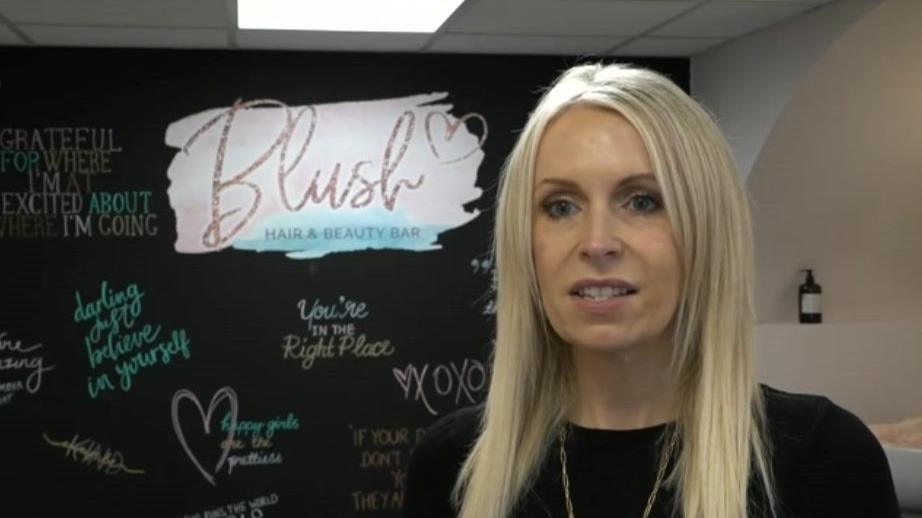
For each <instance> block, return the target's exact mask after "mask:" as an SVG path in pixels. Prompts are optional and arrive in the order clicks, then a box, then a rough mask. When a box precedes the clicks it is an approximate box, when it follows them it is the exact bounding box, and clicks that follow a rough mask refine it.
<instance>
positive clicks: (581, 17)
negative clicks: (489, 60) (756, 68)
mask: <svg viewBox="0 0 922 518" xmlns="http://www.w3.org/2000/svg"><path fill="white" fill-rule="evenodd" d="M326 1H335V0H326ZM382 1H383V0H382ZM833 1H835V0H466V1H465V2H464V3H463V4H462V5H461V7H460V8H459V9H458V10H457V11H456V12H455V13H454V14H453V15H452V17H451V18H449V20H448V21H447V22H446V23H445V24H444V25H443V26H442V28H441V29H440V30H439V31H438V32H437V33H435V34H388V33H373V34H366V33H334V32H295V31H255V30H238V29H237V28H236V25H237V23H236V21H237V2H236V0H0V45H26V46H66V47H159V48H215V49H288V50H348V51H372V52H374V51H378V52H462V53H488V54H562V55H598V56H603V55H622V56H628V55H633V56H691V55H693V54H695V53H698V52H701V51H702V50H705V49H707V48H710V47H713V46H715V45H717V44H720V43H722V42H725V41H728V40H732V39H735V38H738V37H740V36H742V35H744V34H748V33H751V32H754V31H757V30H759V29H762V28H765V27H767V26H769V25H772V24H775V23H778V22H780V21H782V20H785V19H788V18H791V17H795V16H800V15H803V14H804V13H805V12H807V11H809V10H812V9H815V8H818V7H821V6H823V5H826V4H829V3H831V2H833Z"/></svg>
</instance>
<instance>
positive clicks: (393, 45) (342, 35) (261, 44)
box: [237, 30, 432, 52]
mask: <svg viewBox="0 0 922 518" xmlns="http://www.w3.org/2000/svg"><path fill="white" fill-rule="evenodd" d="M431 37H432V35H431V34H419V33H416V34H408V33H393V32H381V33H366V32H326V31H262V30H258V31H257V30H238V31H237V46H238V47H240V48H249V49H290V50H332V51H337V50H341V51H369V52H412V51H417V50H419V49H420V48H422V47H423V45H425V44H426V42H427V41H429V39H430V38H431Z"/></svg>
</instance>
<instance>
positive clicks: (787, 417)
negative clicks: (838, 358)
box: [760, 384, 880, 449]
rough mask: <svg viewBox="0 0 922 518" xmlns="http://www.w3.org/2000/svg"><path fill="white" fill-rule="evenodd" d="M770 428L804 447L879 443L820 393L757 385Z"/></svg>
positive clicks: (856, 421)
mask: <svg viewBox="0 0 922 518" xmlns="http://www.w3.org/2000/svg"><path fill="white" fill-rule="evenodd" d="M760 385H761V387H762V393H763V394H764V396H765V407H766V414H767V417H768V422H769V426H770V427H771V428H772V431H773V432H775V433H777V434H780V435H781V437H779V438H781V439H784V440H788V441H793V442H796V443H799V444H802V445H804V446H810V445H816V444H817V443H823V444H829V443H830V441H831V442H843V443H846V444H850V445H851V446H852V447H855V446H862V445H863V446H864V447H865V448H867V447H871V449H875V448H873V446H875V445H876V446H877V448H880V444H879V443H878V442H877V439H876V438H875V437H874V435H873V434H872V433H871V430H870V428H868V426H867V425H866V424H865V423H864V422H863V421H862V420H861V419H860V418H859V417H858V416H856V415H855V414H853V413H852V412H850V411H849V410H847V409H845V408H843V407H841V406H839V405H838V404H836V403H834V402H833V401H832V400H830V399H829V398H828V397H826V396H823V395H819V394H805V393H796V392H788V391H785V390H781V389H778V388H775V387H771V386H769V385H766V384H760Z"/></svg>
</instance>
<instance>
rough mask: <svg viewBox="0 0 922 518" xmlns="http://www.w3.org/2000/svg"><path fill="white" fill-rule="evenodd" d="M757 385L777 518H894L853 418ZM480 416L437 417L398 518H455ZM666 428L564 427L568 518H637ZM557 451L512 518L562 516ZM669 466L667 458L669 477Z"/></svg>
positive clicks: (875, 461)
mask: <svg viewBox="0 0 922 518" xmlns="http://www.w3.org/2000/svg"><path fill="white" fill-rule="evenodd" d="M760 387H761V388H762V390H763V394H765V397H766V411H767V415H768V420H769V431H770V440H771V441H772V444H773V449H774V451H773V457H772V462H773V464H774V471H775V480H776V484H777V488H776V492H777V495H776V496H777V498H778V503H779V509H778V511H779V513H778V516H779V518H899V516H900V512H899V508H898V504H897V498H896V492H895V490H894V484H893V479H892V476H891V473H890V466H889V464H888V462H887V457H886V455H885V454H884V451H883V448H882V447H881V445H880V443H879V442H878V441H877V438H876V437H875V436H874V435H873V434H872V433H871V431H870V429H869V428H868V427H867V426H866V425H865V424H864V423H863V422H862V421H861V420H860V419H859V418H858V417H856V416H855V415H854V414H852V413H851V412H849V411H848V410H845V409H844V408H841V407H840V406H838V405H836V404H835V403H833V402H832V401H830V400H829V399H828V398H826V397H823V396H816V395H809V394H793V393H789V392H784V391H781V390H777V389H775V388H772V387H769V386H767V385H764V384H763V385H760ZM482 409H483V407H482V405H478V406H474V407H467V408H462V409H459V410H456V411H455V412H453V413H451V414H449V415H446V416H444V417H443V418H441V419H439V420H438V421H437V422H436V423H435V424H433V425H432V426H431V427H430V428H429V430H428V432H427V433H426V435H425V436H424V437H423V438H422V439H421V440H420V442H419V443H418V444H417V446H416V448H415V449H414V452H413V454H412V457H411V460H410V466H409V470H408V474H407V487H406V495H405V516H406V517H407V518H444V517H454V516H456V512H455V510H454V509H453V508H452V506H451V505H450V497H449V495H450V492H451V488H452V487H453V485H454V482H455V480H456V478H457V475H458V470H459V467H460V465H461V464H462V462H463V461H464V459H465V458H466V456H467V454H468V452H469V451H470V447H471V445H472V444H473V441H474V439H475V434H476V430H477V424H478V420H479V418H480V413H481V412H482ZM666 428H667V423H664V424H660V425H658V426H653V427H649V428H641V429H636V430H598V429H589V428H583V427H580V426H576V425H572V424H571V432H570V435H569V438H568V439H567V442H566V451H567V470H568V473H569V478H570V487H571V500H572V502H573V509H574V515H575V516H576V517H578V518H595V517H600V518H601V517H605V518H611V517H623V518H632V517H636V518H640V517H641V516H642V514H643V510H644V507H645V506H646V502H647V497H648V496H649V493H650V491H651V490H652V488H653V485H654V481H655V479H656V471H657V469H658V467H659V457H658V452H659V450H658V449H657V446H656V441H657V439H659V438H660V436H661V435H662V434H663V432H664V431H665V430H666ZM557 448H558V443H556V442H555V443H554V444H553V446H552V449H551V451H550V452H549V454H548V455H546V456H545V459H544V462H543V464H542V466H541V468H540V471H539V474H538V477H537V479H536V481H535V483H534V484H533V485H532V486H531V487H530V488H529V489H528V491H527V492H526V493H525V495H524V496H523V497H522V498H521V499H520V501H519V502H518V504H517V506H516V511H515V514H514V516H515V518H550V517H553V518H557V517H563V518H566V516H567V514H566V510H565V504H564V495H563V486H562V483H561V466H560V458H559V455H558V454H557V453H558V449H557ZM674 460H675V455H674V456H673V458H672V460H670V463H669V467H668V470H671V468H672V464H673V462H674ZM668 472H669V471H667V473H668ZM751 481H752V482H751V483H750V487H749V497H750V498H749V505H750V507H749V508H750V516H754V513H753V511H757V508H758V507H759V506H760V505H761V504H762V503H763V502H764V500H763V498H761V496H760V490H759V488H758V483H757V482H758V481H757V480H756V477H751ZM761 495H762V496H764V493H761ZM674 496H675V495H674V493H673V492H672V491H671V490H670V489H668V488H665V487H661V488H660V490H659V492H658V494H657V497H656V503H655V505H654V507H653V509H652V512H651V513H650V518H667V517H668V516H670V512H671V510H672V505H673V504H674V503H675V498H674ZM678 516H681V514H678ZM485 518H486V517H485Z"/></svg>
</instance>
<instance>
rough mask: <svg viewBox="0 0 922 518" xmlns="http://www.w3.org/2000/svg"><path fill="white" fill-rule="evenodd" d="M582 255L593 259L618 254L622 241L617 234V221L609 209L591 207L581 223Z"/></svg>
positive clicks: (606, 257)
mask: <svg viewBox="0 0 922 518" xmlns="http://www.w3.org/2000/svg"><path fill="white" fill-rule="evenodd" d="M581 247H582V255H583V256H585V257H587V258H589V259H592V260H594V261H597V260H602V259H608V258H612V257H615V256H617V255H620V253H621V251H622V249H623V247H624V243H623V242H622V241H621V238H620V237H619V235H618V229H617V222H616V221H615V217H614V215H613V214H612V213H611V209H610V208H608V207H604V208H593V209H591V210H589V211H588V213H587V215H586V219H585V220H584V225H583V235H582V244H581Z"/></svg>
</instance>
